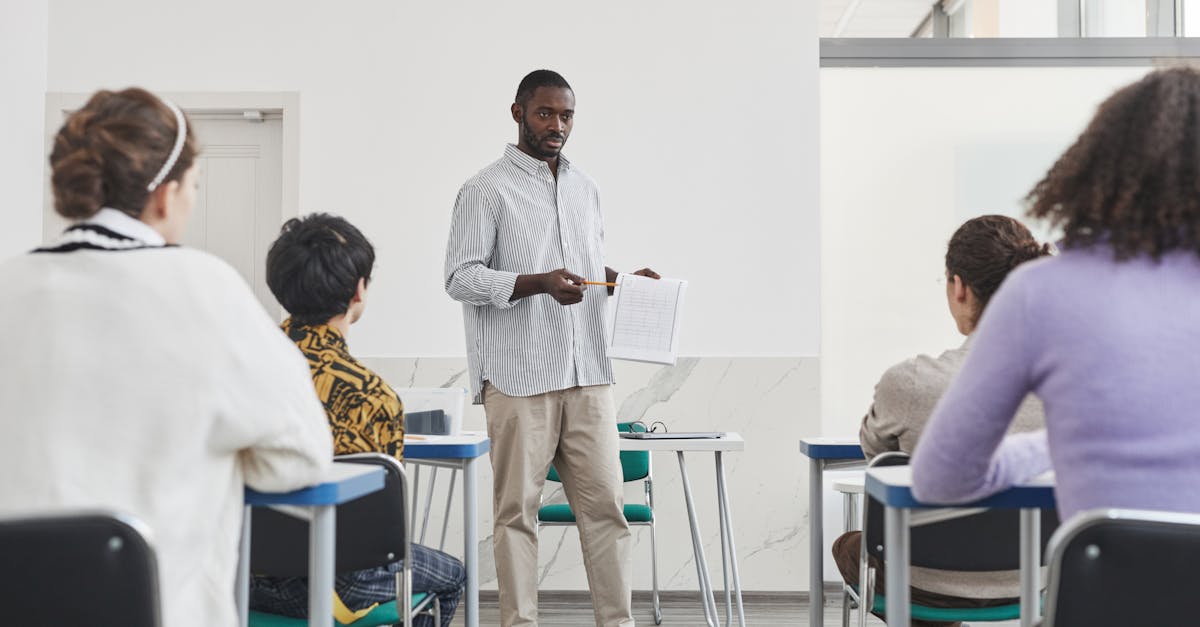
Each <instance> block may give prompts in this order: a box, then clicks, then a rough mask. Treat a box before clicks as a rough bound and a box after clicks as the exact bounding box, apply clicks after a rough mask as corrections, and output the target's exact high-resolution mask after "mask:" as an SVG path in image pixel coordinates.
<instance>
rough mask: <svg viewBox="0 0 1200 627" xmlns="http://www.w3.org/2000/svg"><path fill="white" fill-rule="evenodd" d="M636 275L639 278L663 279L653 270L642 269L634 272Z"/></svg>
mask: <svg viewBox="0 0 1200 627" xmlns="http://www.w3.org/2000/svg"><path fill="white" fill-rule="evenodd" d="M634 274H636V275H638V276H644V277H650V278H651V279H661V278H662V277H660V276H658V273H657V272H655V271H653V270H651V269H650V268H642V269H641V270H638V271H637V272H634Z"/></svg>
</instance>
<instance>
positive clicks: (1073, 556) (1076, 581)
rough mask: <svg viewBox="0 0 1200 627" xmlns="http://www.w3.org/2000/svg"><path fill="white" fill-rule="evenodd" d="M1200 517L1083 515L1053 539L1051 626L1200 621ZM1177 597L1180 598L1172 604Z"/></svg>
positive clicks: (1171, 625)
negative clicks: (1199, 587)
mask: <svg viewBox="0 0 1200 627" xmlns="http://www.w3.org/2000/svg"><path fill="white" fill-rule="evenodd" d="M1197 564H1200V516H1198V515H1196V514H1176V513H1168V512H1150V511H1138V510H1122V509H1099V510H1091V511H1086V512H1081V513H1079V514H1076V515H1075V516H1073V517H1072V518H1071V519H1070V520H1068V521H1067V522H1066V523H1064V524H1063V526H1062V528H1060V529H1059V530H1058V531H1057V532H1056V533H1055V534H1054V536H1053V537H1052V538H1051V539H1050V576H1049V580H1050V584H1049V586H1048V587H1047V589H1046V613H1045V622H1044V623H1043V625H1044V627H1084V626H1086V627H1117V626H1120V627H1128V626H1129V625H1154V627H1184V626H1188V627H1190V626H1192V625H1196V624H1197V622H1200V619H1197V618H1196V613H1195V611H1194V610H1193V609H1192V608H1191V606H1190V604H1189V603H1188V602H1187V601H1186V600H1187V599H1190V598H1191V596H1192V595H1193V594H1195V593H1196V568H1197ZM1172 599H1174V601H1172Z"/></svg>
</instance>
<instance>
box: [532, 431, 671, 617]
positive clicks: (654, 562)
mask: <svg viewBox="0 0 1200 627" xmlns="http://www.w3.org/2000/svg"><path fill="white" fill-rule="evenodd" d="M638 452H641V451H638ZM645 453H646V457H647V462H646V476H645V477H642V478H639V479H633V480H631V481H622V483H623V484H624V483H633V482H634V481H642V482H643V484H644V486H645V491H644V494H643V499H644V500H643V505H645V506H647V507H649V508H650V521H649V522H632V521H629V520H628V519H626V522H627V523H628V524H629V526H631V527H649V528H650V577H651V581H652V585H653V589H652V593H651V594H652V596H651V606H652V607H653V609H654V624H655V625H661V624H662V600H661V599H660V598H659V591H658V537H657V534H656V531H655V521H657V520H658V516H656V515H655V514H654V456H653V455H651V454H650V453H649V451H646V452H645ZM622 472H624V468H623V467H622ZM621 478H622V479H624V475H623V474H622V477H621ZM546 480H547V481H552V479H550V478H549V477H548V476H547V478H546ZM556 483H558V482H556ZM541 498H544V494H543V497H539V501H538V518H537V530H538V531H539V532H540V531H541V530H542V527H575V526H577V522H557V521H545V520H542V518H541V510H542V507H543V505H545V503H544V502H543V501H542V500H540V499H541Z"/></svg>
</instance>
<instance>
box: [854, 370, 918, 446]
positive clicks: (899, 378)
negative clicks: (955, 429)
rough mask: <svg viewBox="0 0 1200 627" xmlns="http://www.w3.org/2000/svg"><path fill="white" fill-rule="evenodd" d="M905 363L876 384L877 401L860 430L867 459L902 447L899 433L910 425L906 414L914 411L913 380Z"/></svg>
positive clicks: (864, 419)
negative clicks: (912, 402)
mask: <svg viewBox="0 0 1200 627" xmlns="http://www.w3.org/2000/svg"><path fill="white" fill-rule="evenodd" d="M905 366H906V364H897V365H895V366H892V367H891V368H888V370H887V372H884V373H883V376H882V377H880V379H879V383H877V384H876V385H875V401H874V402H873V403H872V404H871V408H870V409H868V410H867V415H866V416H863V420H862V426H861V427H859V430H858V439H859V442H860V443H861V444H862V449H863V455H864V456H866V458H867V459H868V460H870V459H871V458H872V457H875V456H876V455H879V454H880V453H886V452H888V451H898V450H900V436H902V435H903V434H904V433H905V432H906V431H907V428H908V427H907V423H908V420H907V419H906V417H907V416H909V415H911V413H912V407H911V402H910V401H911V396H912V390H913V381H912V376H911V373H910V372H909V369H908V368H906V367H905Z"/></svg>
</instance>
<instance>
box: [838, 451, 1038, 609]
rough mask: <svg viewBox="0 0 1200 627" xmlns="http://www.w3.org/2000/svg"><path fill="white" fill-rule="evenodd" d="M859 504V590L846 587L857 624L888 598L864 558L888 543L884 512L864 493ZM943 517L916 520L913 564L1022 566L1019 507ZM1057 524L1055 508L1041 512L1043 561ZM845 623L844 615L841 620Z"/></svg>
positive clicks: (892, 456)
mask: <svg viewBox="0 0 1200 627" xmlns="http://www.w3.org/2000/svg"><path fill="white" fill-rule="evenodd" d="M908 462H909V455H908V454H907V453H899V452H893V453H884V454H882V455H878V456H876V457H875V458H874V459H872V460H871V463H869V464H868V465H867V467H868V468H874V467H881V466H905V465H908ZM865 498H866V499H867V504H866V507H864V508H863V527H862V530H863V541H862V550H861V552H860V557H859V573H861V574H860V577H859V582H860V584H864V585H862V586H861V587H862V588H863V593H862V594H859V591H858V589H856V588H854V587H852V586H847V593H848V594H850V595H851V596H852V597H853V599H854V601H855V603H857V605H858V607H859V611H858V624H859V625H860V627H861V626H862V625H865V624H866V618H867V614H868V613H869V612H872V611H878V613H879V614H884V613H885V608H886V607H887V599H886V598H885V597H884V595H882V594H876V593H875V569H874V568H871V567H870V566H869V564H868V561H867V557H868V556H869V555H870V556H874V557H876V558H877V559H880V560H883V559H884V556H885V554H886V552H887V547H885V546H884V544H883V535H884V529H883V510H884V507H883V505H882V504H881V503H879V501H876V500H875V499H873V498H871V497H870V495H865ZM945 511H946V514H947V517H946V518H940V519H939V520H937V521H935V522H929V523H925V524H917V523H914V524H913V525H912V528H911V532H910V537H911V540H910V543H909V555H910V558H911V559H910V564H911V565H912V566H921V567H925V568H937V569H940V570H958V571H969V572H978V571H995V570H1014V571H1015V570H1018V569H1019V568H1020V566H1021V554H1020V547H1021V523H1020V518H1019V513H1020V510H1015V509H994V510H984V511H982V512H980V511H979V510H959V511H956V510H945ZM1057 527H1058V511H1057V510H1052V509H1045V510H1042V516H1041V546H1042V553H1041V555H1042V563H1043V564H1045V563H1046V551H1045V547H1046V543H1047V542H1048V541H1049V539H1050V535H1051V534H1052V533H1053V532H1054V530H1055V529H1056V528H1057ZM911 607H912V609H911V617H912V618H914V619H918V620H929V621H945V622H954V621H963V622H968V623H977V622H995V621H1006V620H1016V619H1018V618H1020V616H1021V604H1020V603H1012V604H1008V605H1000V606H995V607H985V608H940V607H928V606H925V605H919V604H917V603H913V604H912V606H911ZM846 622H847V618H846V614H843V624H845V623H846Z"/></svg>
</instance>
